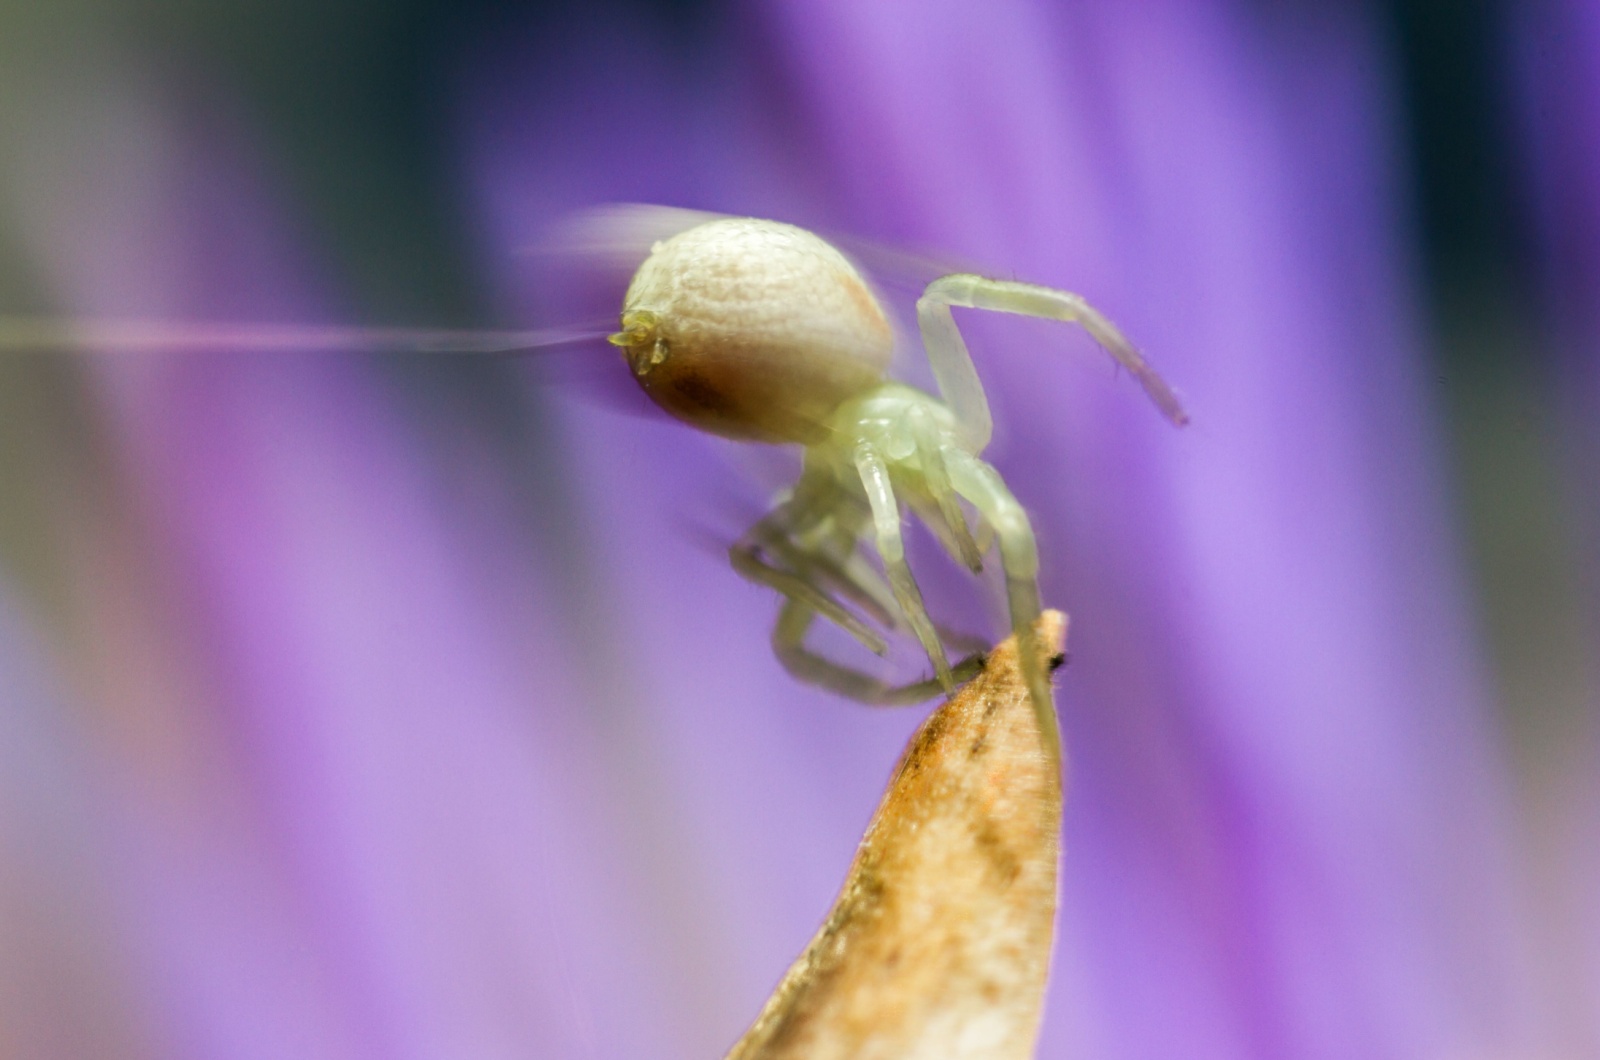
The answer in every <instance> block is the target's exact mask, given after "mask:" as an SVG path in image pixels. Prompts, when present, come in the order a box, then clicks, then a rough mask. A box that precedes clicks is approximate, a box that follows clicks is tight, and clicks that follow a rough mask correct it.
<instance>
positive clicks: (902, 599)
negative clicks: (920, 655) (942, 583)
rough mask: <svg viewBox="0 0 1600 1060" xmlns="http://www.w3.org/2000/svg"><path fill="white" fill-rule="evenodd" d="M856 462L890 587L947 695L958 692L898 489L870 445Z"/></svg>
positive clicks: (861, 445) (864, 445) (860, 446)
mask: <svg viewBox="0 0 1600 1060" xmlns="http://www.w3.org/2000/svg"><path fill="white" fill-rule="evenodd" d="M855 460H856V470H857V472H859V473H860V475H861V485H862V487H863V488H864V489H865V490H866V493H867V501H868V503H869V504H870V505H871V506H872V521H873V526H874V527H875V529H876V531H877V543H878V553H879V555H881V556H882V557H883V567H884V573H886V574H887V575H888V576H889V587H890V588H891V589H893V590H894V595H895V599H896V600H897V601H898V602H899V604H900V610H901V612H903V613H904V614H905V616H906V621H907V622H908V623H910V625H911V631H912V632H913V633H915V634H916V635H917V640H919V641H921V642H922V649H923V651H925V652H927V653H928V659H929V660H930V661H931V662H932V663H933V671H934V674H935V676H937V677H938V679H939V684H940V685H941V686H942V687H943V688H944V690H945V691H947V692H950V691H954V690H955V687H956V683H955V677H954V676H953V675H952V673H951V671H950V660H949V659H948V658H946V657H945V653H944V645H943V644H942V643H941V642H940V640H939V633H938V631H937V630H936V629H934V627H933V620H932V619H931V618H929V617H928V609H927V608H926V607H924V606H923V603H922V592H921V590H919V589H918V588H917V581H916V579H915V578H914V577H912V575H911V568H910V567H909V566H907V564H906V549H905V541H904V539H903V538H902V537H901V534H900V506H899V505H898V504H897V503H896V502H895V497H894V487H893V486H891V485H890V483H889V468H888V467H887V466H886V465H885V464H884V462H883V457H882V456H880V455H879V454H878V451H877V450H876V449H874V448H873V447H872V446H871V445H870V444H868V443H866V442H861V443H859V444H857V446H856V451H855Z"/></svg>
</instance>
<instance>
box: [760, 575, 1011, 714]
mask: <svg viewBox="0 0 1600 1060" xmlns="http://www.w3.org/2000/svg"><path fill="white" fill-rule="evenodd" d="M815 617H816V613H815V612H814V611H812V610H811V608H809V607H807V606H806V605H805V604H803V603H801V602H800V601H798V600H788V601H785V603H784V605H783V610H782V611H780V612H779V613H778V624H777V626H776V627H774V628H773V631H772V650H773V653H774V654H775V655H777V657H778V661H779V662H780V663H782V664H783V668H784V669H785V670H787V671H789V673H790V674H792V675H793V676H794V677H795V678H797V679H799V680H801V681H805V682H806V683H808V684H813V685H817V686H819V687H822V688H826V689H828V690H829V691H830V692H834V693H836V694H838V695H841V696H845V697H848V698H850V699H854V700H856V701H857V702H861V703H868V704H871V705H873V706H903V705H905V704H908V703H920V702H922V701H923V700H925V699H932V698H933V697H934V696H937V695H938V694H939V693H940V692H941V691H943V686H942V685H941V684H940V682H939V679H938V678H936V677H932V678H928V679H926V680H923V681H913V682H911V683H909V684H903V685H891V684H889V683H888V682H886V681H882V680H879V679H878V678H876V677H872V676H871V675H869V674H864V673H862V672H861V671H859V670H853V669H851V668H850V667H848V666H844V665H842V664H840V663H836V662H834V661H833V660H831V659H827V658H824V657H823V656H821V655H818V654H817V653H816V652H814V651H812V650H811V649H809V648H807V647H806V645H805V640H806V632H807V631H808V630H809V629H810V628H811V622H812V620H813V619H814V618H815ZM982 669H983V656H982V655H972V656H969V657H968V658H965V659H963V660H961V662H959V663H957V664H956V666H955V667H954V668H953V670H952V671H951V673H952V676H953V677H954V678H955V679H956V680H957V681H966V680H969V679H970V678H973V677H976V676H977V675H978V672H979V671H980V670H982Z"/></svg>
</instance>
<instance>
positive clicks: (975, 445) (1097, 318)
mask: <svg viewBox="0 0 1600 1060" xmlns="http://www.w3.org/2000/svg"><path fill="white" fill-rule="evenodd" d="M951 306H964V307H966V308H969V309H988V310H993V311H995V312H1000V313H1017V314H1020V315H1022V316H1030V317H1041V318H1043V319H1045V320H1059V321H1062V322H1063V323H1068V324H1079V325H1081V326H1082V327H1083V329H1084V330H1085V331H1087V332H1088V333H1089V334H1090V335H1092V336H1093V337H1094V340H1095V341H1096V342H1098V343H1099V344H1100V345H1101V346H1103V347H1104V348H1105V350H1106V352H1107V353H1109V354H1111V356H1112V357H1113V358H1115V359H1116V361H1117V363H1118V364H1120V365H1122V366H1123V367H1124V368H1126V369H1127V370H1128V371H1129V372H1131V373H1132V374H1133V377H1134V378H1135V379H1137V380H1138V381H1139V385H1140V386H1142V387H1144V392H1145V393H1146V394H1148V395H1149V396H1150V400H1151V401H1154V402H1155V404H1156V407H1157V408H1159V409H1160V410H1161V414H1162V415H1163V416H1165V417H1166V418H1167V419H1169V420H1171V421H1172V422H1173V423H1175V424H1177V425H1178V426H1180V427H1181V426H1182V425H1183V424H1185V423H1187V422H1188V421H1189V416H1188V413H1186V412H1184V410H1183V403H1182V402H1180V401H1179V400H1178V396H1177V395H1176V394H1174V393H1173V392H1172V388H1171V387H1170V386H1168V385H1167V381H1166V380H1165V379H1162V378H1161V375H1160V373H1158V372H1157V371H1156V370H1155V369H1154V368H1152V367H1150V365H1149V363H1148V362H1147V361H1145V359H1144V357H1143V356H1142V355H1141V354H1140V353H1139V351H1138V350H1137V349H1136V348H1135V347H1134V345H1133V343H1131V342H1129V341H1128V339H1127V337H1126V336H1125V335H1123V334H1122V332H1121V331H1119V330H1118V329H1117V326H1116V325H1115V324H1113V323H1111V321H1110V320H1107V319H1106V318H1105V317H1104V316H1102V315H1101V313H1100V312H1099V310H1097V309H1095V308H1094V307H1093V306H1091V305H1090V304H1089V303H1088V302H1086V301H1084V300H1083V297H1082V296H1081V295H1076V294H1072V293H1071V292H1069V291H1058V290H1056V289H1055V288H1053V287H1040V286H1038V285H1037V284H1031V283H1020V282H1018V281H1015V280H991V279H987V278H985V277H983V276H974V275H972V274H971V273H956V274H954V275H951V276H942V277H940V278H939V279H937V280H934V281H933V282H932V283H930V284H929V285H928V288H927V290H925V291H924V292H923V293H922V297H921V298H920V299H918V300H917V325H918V327H919V328H920V330H921V331H922V344H923V346H924V347H925V348H926V349H927V351H928V362H929V364H931V365H932V366H933V376H934V378H935V379H936V380H938V382H939V392H940V394H941V395H943V397H944V400H945V404H947V405H949V406H950V409H951V411H953V412H954V413H955V414H956V419H957V420H959V421H960V423H961V429H962V441H963V442H964V443H966V446H967V448H968V449H969V450H970V451H971V452H974V453H981V452H982V451H983V449H984V446H986V445H988V444H989V436H990V434H991V433H992V432H993V420H992V419H991V417H990V414H989V402H988V399H987V398H986V397H984V393H983V385H982V384H981V383H980V382H979V381H978V372H977V369H975V368H974V367H973V366H972V356H971V354H969V353H968V352H967V344H966V342H965V341H964V340H963V339H962V338H961V332H960V331H959V330H958V329H957V328H956V324H955V319H954V318H953V317H952V316H951V315H950V307H951Z"/></svg>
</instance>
